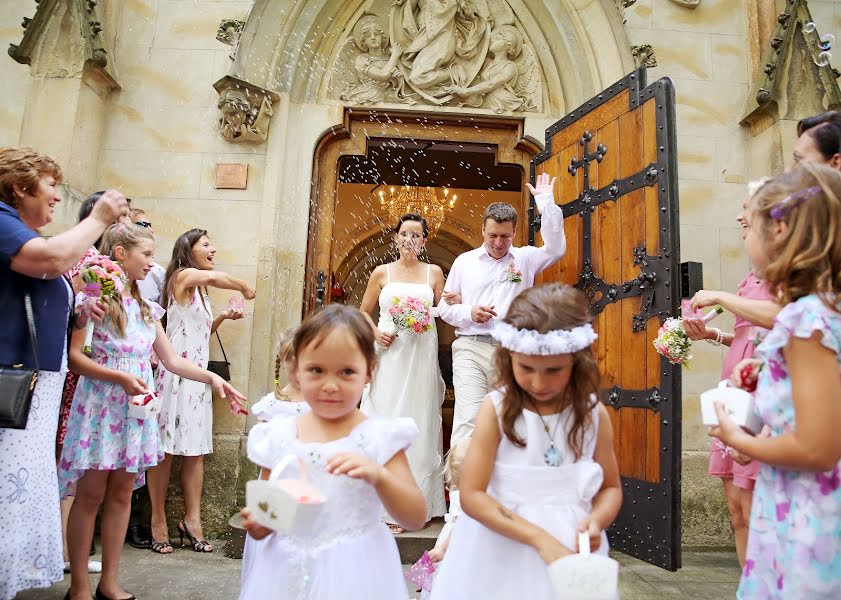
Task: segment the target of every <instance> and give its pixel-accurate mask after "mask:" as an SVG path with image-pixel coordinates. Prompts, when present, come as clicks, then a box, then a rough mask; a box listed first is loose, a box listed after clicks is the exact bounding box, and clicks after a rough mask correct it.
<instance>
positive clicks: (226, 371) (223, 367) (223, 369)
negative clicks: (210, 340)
mask: <svg viewBox="0 0 841 600" xmlns="http://www.w3.org/2000/svg"><path fill="white" fill-rule="evenodd" d="M216 339H217V340H219V349H220V350H221V351H222V356H223V357H224V358H225V360H209V361H207V370H208V371H210V372H211V373H216V374H217V375H218V376H219V377H221V378H222V379H224V380H225V381H230V380H231V363H229V362H228V357H227V355H226V354H225V347H224V346H223V345H222V338H220V337H219V331H218V330H217V331H216Z"/></svg>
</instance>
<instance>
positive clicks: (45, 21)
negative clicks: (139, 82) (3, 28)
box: [9, 0, 119, 89]
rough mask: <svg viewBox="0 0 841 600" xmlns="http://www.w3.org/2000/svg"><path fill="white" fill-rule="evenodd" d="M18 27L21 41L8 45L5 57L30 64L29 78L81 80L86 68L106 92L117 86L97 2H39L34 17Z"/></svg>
mask: <svg viewBox="0 0 841 600" xmlns="http://www.w3.org/2000/svg"><path fill="white" fill-rule="evenodd" d="M21 25H22V26H23V29H24V33H23V39H22V40H21V42H20V44H11V45H10V47H9V55H10V56H11V57H12V58H13V59H14V60H16V61H17V62H19V63H22V64H28V65H30V68H31V73H32V75H33V76H35V77H59V78H76V77H81V76H82V71H83V69H84V68H85V66H86V65H88V66H89V67H91V68H93V69H95V70H96V71H97V72H98V73H99V74H100V75H101V80H102V81H103V82H104V83H105V84H106V88H107V89H116V88H118V87H119V84H117V82H116V80H115V79H114V73H113V70H112V65H110V64H109V61H108V52H107V51H106V50H105V39H104V36H103V11H102V9H101V7H100V6H99V0H72V1H70V0H68V1H62V0H40V1H39V2H38V8H37V10H36V11H35V15H34V16H33V17H32V18H31V19H30V18H24V20H23V22H22V23H21Z"/></svg>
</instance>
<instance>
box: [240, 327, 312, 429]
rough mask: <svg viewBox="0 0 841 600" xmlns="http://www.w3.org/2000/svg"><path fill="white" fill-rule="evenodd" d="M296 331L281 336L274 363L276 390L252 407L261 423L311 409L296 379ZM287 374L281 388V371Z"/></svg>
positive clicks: (289, 330) (286, 332)
mask: <svg viewBox="0 0 841 600" xmlns="http://www.w3.org/2000/svg"><path fill="white" fill-rule="evenodd" d="M294 341H295V330H294V329H287V330H286V331H284V332H283V333H281V334H280V347H279V348H278V350H277V358H275V362H274V389H273V390H272V391H271V392H269V393H268V394H266V395H265V396H263V397H262V398H261V399H260V400H259V401H258V402H256V403H255V404H254V406H252V407H251V414H253V415H254V416H255V417H257V420H258V421H260V422H265V421H271V420H272V419H273V418H275V417H276V416H277V415H300V414H301V413H304V412H307V411H308V410H309V409H310V407H309V404H307V403H306V402H304V397H303V396H302V395H301V390H300V389H298V385H297V383H296V382H295V379H294V369H295V360H294V359H295V356H294V352H293V350H294V348H293V345H292V343H293V342H294ZM281 369H283V371H284V373H285V374H286V385H285V386H284V387H282V388H281V387H280V370H281Z"/></svg>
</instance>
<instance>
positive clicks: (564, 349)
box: [491, 321, 599, 356]
mask: <svg viewBox="0 0 841 600" xmlns="http://www.w3.org/2000/svg"><path fill="white" fill-rule="evenodd" d="M491 335H492V336H493V338H494V339H495V340H496V341H498V342H499V344H500V345H501V346H502V347H503V348H506V349H508V350H510V351H512V352H520V353H522V354H532V355H538V356H552V355H555V354H572V353H573V352H578V351H579V350H583V349H584V348H586V347H587V346H589V345H591V344H592V343H593V342H595V341H596V338H597V337H599V336H598V335H596V332H595V331H594V330H593V326H592V325H590V324H589V323H586V324H584V325H580V326H578V327H573V328H572V329H555V330H554V331H547V332H546V333H540V332H538V331H535V330H534V329H517V328H516V327H514V326H513V325H510V324H508V323H506V322H505V321H500V322H498V323H496V325H494V329H493V331H492V332H491Z"/></svg>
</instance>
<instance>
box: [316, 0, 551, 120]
mask: <svg viewBox="0 0 841 600" xmlns="http://www.w3.org/2000/svg"><path fill="white" fill-rule="evenodd" d="M371 9H372V13H369V14H365V15H363V16H362V17H361V18H360V19H359V20H358V21H357V22H356V23H355V24H354V27H353V29H352V31H351V35H349V36H348V39H347V40H346V42H345V43H344V46H343V47H342V50H341V52H340V55H339V57H338V59H337V61H336V64H335V66H334V68H333V71H332V74H331V89H332V90H333V91H332V93H333V94H335V95H336V96H337V97H338V98H339V99H341V100H344V101H345V102H348V103H352V104H358V105H370V104H377V103H402V104H431V105H437V106H470V107H475V108H485V109H489V110H492V111H494V112H496V113H504V112H519V111H540V110H541V100H542V80H543V78H542V74H541V70H540V65H539V63H538V60H537V55H536V54H535V51H534V49H533V48H532V46H531V43H530V41H529V40H528V38H527V37H526V36H525V35H524V33H523V31H522V29H521V28H520V27H519V26H518V25H517V24H516V22H515V19H514V12H513V11H512V9H511V7H510V6H509V4H508V2H507V1H506V0H394V1H393V2H392V3H391V4H385V3H380V5H379V10H376V9H375V7H373V6H372V7H371ZM387 32H388V33H387Z"/></svg>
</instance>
